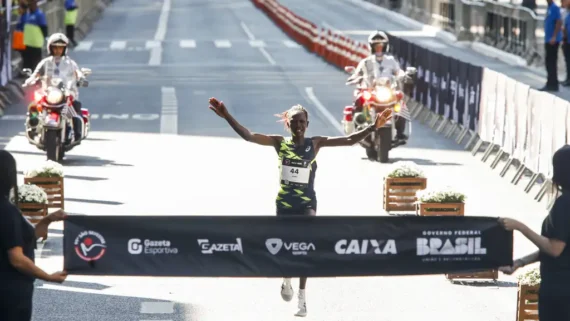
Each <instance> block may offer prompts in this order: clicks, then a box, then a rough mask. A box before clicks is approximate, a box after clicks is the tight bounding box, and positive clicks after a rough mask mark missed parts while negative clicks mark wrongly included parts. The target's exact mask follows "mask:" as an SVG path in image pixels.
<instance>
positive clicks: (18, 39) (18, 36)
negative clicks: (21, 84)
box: [12, 3, 28, 77]
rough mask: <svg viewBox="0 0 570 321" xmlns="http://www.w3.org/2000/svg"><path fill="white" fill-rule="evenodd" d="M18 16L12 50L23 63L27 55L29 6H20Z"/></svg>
mask: <svg viewBox="0 0 570 321" xmlns="http://www.w3.org/2000/svg"><path fill="white" fill-rule="evenodd" d="M18 15H19V16H20V19H19V20H18V23H17V24H16V29H15V30H14V33H13V34H12V49H14V50H15V51H17V52H18V53H19V54H20V57H22V61H24V59H25V58H24V55H25V54H26V45H25V44H24V23H25V22H26V19H27V15H28V6H27V5H26V4H24V3H22V4H20V6H19V7H18ZM22 76H25V75H24V74H22V73H20V77H22Z"/></svg>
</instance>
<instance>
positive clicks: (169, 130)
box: [160, 87, 178, 135]
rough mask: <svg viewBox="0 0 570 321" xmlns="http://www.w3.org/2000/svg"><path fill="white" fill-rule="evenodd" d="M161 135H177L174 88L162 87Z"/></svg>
mask: <svg viewBox="0 0 570 321" xmlns="http://www.w3.org/2000/svg"><path fill="white" fill-rule="evenodd" d="M160 112H161V117H160V133H161V134H174V135H177V134H178V100H177V99H176V90H175V89H174V87H162V107H161V110H160Z"/></svg>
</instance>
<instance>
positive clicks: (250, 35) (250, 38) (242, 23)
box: [240, 21, 255, 40]
mask: <svg viewBox="0 0 570 321" xmlns="http://www.w3.org/2000/svg"><path fill="white" fill-rule="evenodd" d="M240 25H241V28H242V29H243V32H245V34H246V35H247V37H248V38H249V40H255V36H254V35H253V33H252V32H251V30H249V28H248V27H247V25H246V24H245V23H244V22H243V21H241V22H240Z"/></svg>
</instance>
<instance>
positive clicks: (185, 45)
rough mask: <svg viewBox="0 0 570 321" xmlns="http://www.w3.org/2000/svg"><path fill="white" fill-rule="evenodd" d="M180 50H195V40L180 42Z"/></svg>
mask: <svg viewBox="0 0 570 321" xmlns="http://www.w3.org/2000/svg"><path fill="white" fill-rule="evenodd" d="M180 47H181V48H196V41H195V40H180Z"/></svg>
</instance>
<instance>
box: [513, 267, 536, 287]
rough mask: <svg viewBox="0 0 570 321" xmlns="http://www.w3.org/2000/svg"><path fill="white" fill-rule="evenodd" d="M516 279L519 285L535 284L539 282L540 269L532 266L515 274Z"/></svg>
mask: <svg viewBox="0 0 570 321" xmlns="http://www.w3.org/2000/svg"><path fill="white" fill-rule="evenodd" d="M517 280H518V281H519V283H520V284H521V285H528V286H536V285H539V284H540V269H539V268H534V269H530V270H528V271H526V272H525V273H523V274H521V275H517Z"/></svg>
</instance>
